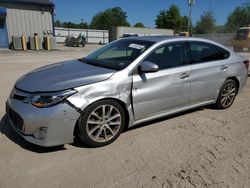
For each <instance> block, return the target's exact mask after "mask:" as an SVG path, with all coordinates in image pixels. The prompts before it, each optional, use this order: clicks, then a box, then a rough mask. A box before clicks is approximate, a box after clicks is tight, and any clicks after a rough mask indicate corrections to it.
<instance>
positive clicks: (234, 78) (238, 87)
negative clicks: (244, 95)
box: [226, 76, 240, 92]
mask: <svg viewBox="0 0 250 188" xmlns="http://www.w3.org/2000/svg"><path fill="white" fill-rule="evenodd" d="M226 80H233V81H235V83H236V85H237V92H238V91H239V89H240V81H239V80H238V78H237V77H235V76H232V77H229V78H227V79H226Z"/></svg>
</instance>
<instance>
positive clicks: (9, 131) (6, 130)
mask: <svg viewBox="0 0 250 188" xmlns="http://www.w3.org/2000/svg"><path fill="white" fill-rule="evenodd" d="M204 109H214V108H213V107H212V106H205V107H201V108H196V109H192V110H188V111H185V112H181V113H177V114H174V115H170V116H166V117H162V118H158V119H155V120H151V121H148V122H145V123H140V124H138V125H136V126H134V127H131V128H125V129H124V131H123V133H126V132H128V131H132V130H135V129H139V128H143V127H145V126H150V125H152V126H153V125H154V124H155V123H159V122H162V121H166V120H170V119H174V118H177V117H179V116H182V115H186V114H191V113H195V112H198V111H202V110H204ZM0 132H1V133H2V134H4V135H6V136H7V137H8V138H9V139H10V140H11V141H13V142H14V143H16V144H18V145H19V146H20V147H22V148H24V149H26V150H29V151H32V152H36V153H51V152H56V151H62V150H66V148H64V147H63V146H56V147H48V148H47V147H41V146H37V145H34V144H31V143H29V142H27V141H25V140H24V139H23V138H22V137H21V136H20V135H19V134H17V133H16V132H15V131H14V130H13V128H12V126H11V125H10V122H9V120H8V118H7V116H6V115H4V116H3V118H2V119H1V121H0ZM70 145H72V146H74V147H78V148H91V147H89V146H86V145H84V144H83V142H82V141H81V140H80V138H77V137H76V138H75V139H74V143H72V144H70Z"/></svg>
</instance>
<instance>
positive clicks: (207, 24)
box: [195, 11, 217, 34]
mask: <svg viewBox="0 0 250 188" xmlns="http://www.w3.org/2000/svg"><path fill="white" fill-rule="evenodd" d="M216 28H217V26H216V20H215V18H214V14H213V12H212V11H206V12H204V13H203V14H202V15H201V17H200V20H199V21H198V22H197V24H196V27H195V33H198V34H209V33H215V32H216Z"/></svg>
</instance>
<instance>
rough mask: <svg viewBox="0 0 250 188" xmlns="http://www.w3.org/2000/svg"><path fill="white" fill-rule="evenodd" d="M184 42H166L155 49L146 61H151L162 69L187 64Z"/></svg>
mask: <svg viewBox="0 0 250 188" xmlns="http://www.w3.org/2000/svg"><path fill="white" fill-rule="evenodd" d="M184 50H185V46H184V43H183V42H182V43H170V44H165V45H163V46H161V47H159V48H157V49H156V50H154V51H153V52H152V53H151V54H150V55H149V56H148V57H146V59H145V60H144V61H150V62H153V63H155V64H157V65H158V66H159V68H160V69H165V68H172V67H178V66H181V65H184V64H185V56H184Z"/></svg>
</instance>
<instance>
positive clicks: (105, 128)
mask: <svg viewBox="0 0 250 188" xmlns="http://www.w3.org/2000/svg"><path fill="white" fill-rule="evenodd" d="M121 124H122V119H121V113H120V111H119V110H118V109H117V108H116V107H114V106H112V105H101V106H98V107H97V108H95V109H94V110H93V111H92V112H91V113H90V115H89V116H88V118H87V123H86V130H87V134H88V136H89V137H90V138H91V139H92V140H93V141H95V142H99V143H102V142H107V141H109V140H111V139H112V138H114V137H115V136H116V135H117V133H118V132H119V130H120V127H121Z"/></svg>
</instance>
